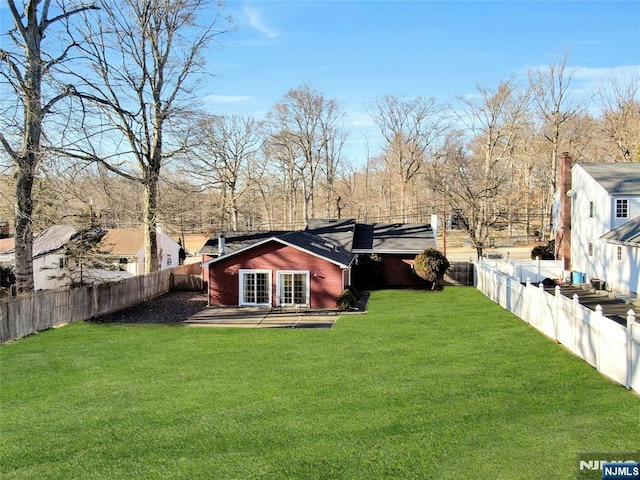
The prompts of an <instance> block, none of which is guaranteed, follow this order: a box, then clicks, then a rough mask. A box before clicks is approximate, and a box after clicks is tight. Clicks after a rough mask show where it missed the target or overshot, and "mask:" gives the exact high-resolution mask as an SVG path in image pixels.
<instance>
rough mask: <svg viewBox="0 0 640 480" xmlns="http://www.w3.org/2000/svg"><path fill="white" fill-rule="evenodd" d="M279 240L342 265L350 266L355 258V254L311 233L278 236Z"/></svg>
mask: <svg viewBox="0 0 640 480" xmlns="http://www.w3.org/2000/svg"><path fill="white" fill-rule="evenodd" d="M277 239H278V240H281V241H283V242H285V243H287V244H289V245H293V246H296V247H298V248H300V249H302V250H306V251H307V252H310V253H312V254H314V255H317V256H318V257H323V258H326V259H328V260H331V261H333V262H335V263H340V264H342V265H349V264H350V263H351V262H352V261H353V259H354V258H355V255H354V254H353V253H351V252H348V251H347V250H345V249H344V248H342V247H341V246H340V245H338V244H336V243H333V242H330V241H328V240H326V239H324V238H322V237H320V236H318V235H314V234H312V233H309V232H303V231H298V232H289V233H285V234H284V235H280V236H278V237H277Z"/></svg>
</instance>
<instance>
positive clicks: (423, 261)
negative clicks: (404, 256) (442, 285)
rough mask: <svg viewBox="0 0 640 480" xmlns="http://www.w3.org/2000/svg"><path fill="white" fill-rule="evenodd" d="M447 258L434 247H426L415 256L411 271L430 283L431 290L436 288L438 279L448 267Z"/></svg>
mask: <svg viewBox="0 0 640 480" xmlns="http://www.w3.org/2000/svg"><path fill="white" fill-rule="evenodd" d="M449 266H450V264H449V260H447V257H445V256H444V254H443V253H442V252H440V251H439V250H436V249H435V248H427V249H426V250H424V251H423V252H422V253H420V254H418V256H416V259H415V262H414V264H413V271H414V272H415V274H416V275H418V276H419V277H420V278H422V279H424V280H426V281H427V282H430V283H431V290H433V289H434V288H436V285H437V284H438V280H440V279H441V278H442V277H444V274H445V273H446V272H447V270H448V269H449Z"/></svg>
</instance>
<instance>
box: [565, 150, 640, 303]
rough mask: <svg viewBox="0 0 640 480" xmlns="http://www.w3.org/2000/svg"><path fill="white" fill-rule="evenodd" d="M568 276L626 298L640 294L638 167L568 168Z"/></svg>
mask: <svg viewBox="0 0 640 480" xmlns="http://www.w3.org/2000/svg"><path fill="white" fill-rule="evenodd" d="M570 187H571V188H570V190H568V191H567V192H566V193H565V195H564V198H560V202H561V203H562V202H563V201H565V202H567V201H568V202H570V207H571V224H570V233H571V235H570V237H571V238H570V251H571V257H570V266H571V270H572V271H573V272H576V273H575V274H574V276H573V278H579V277H580V275H581V274H582V281H584V282H591V281H592V280H594V279H595V281H594V282H593V284H595V283H600V282H597V280H602V281H604V286H605V288H606V289H607V290H610V291H613V292H615V293H619V294H621V295H626V296H637V294H638V291H640V163H635V162H634V163H585V164H576V165H574V166H573V168H572V169H571V185H570Z"/></svg>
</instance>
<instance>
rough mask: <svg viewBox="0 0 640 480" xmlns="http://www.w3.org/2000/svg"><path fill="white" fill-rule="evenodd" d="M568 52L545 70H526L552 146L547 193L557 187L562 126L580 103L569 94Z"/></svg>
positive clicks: (548, 140)
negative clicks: (549, 180)
mask: <svg viewBox="0 0 640 480" xmlns="http://www.w3.org/2000/svg"><path fill="white" fill-rule="evenodd" d="M568 60H569V54H568V53H565V54H564V55H562V56H559V57H557V58H556V59H555V60H554V61H553V62H552V63H551V64H550V65H549V67H548V70H546V71H545V70H542V69H535V70H530V71H529V84H530V86H531V90H532V93H533V98H534V100H535V103H536V104H537V106H538V110H539V112H540V115H541V117H542V120H543V135H544V138H546V140H547V142H548V143H549V144H550V146H551V153H550V157H551V158H550V164H551V165H550V167H551V172H552V175H551V184H550V189H549V191H548V193H547V194H548V195H549V196H552V195H553V193H554V192H555V191H556V187H557V176H558V175H557V174H558V158H560V153H561V152H563V151H565V150H568V147H566V146H564V145H563V141H564V140H565V139H564V137H563V134H564V129H565V127H566V125H567V122H569V121H570V120H571V119H572V118H573V117H575V116H576V115H577V114H578V113H579V112H580V111H581V107H580V106H579V105H578V103H577V102H576V101H575V100H574V99H573V98H572V97H571V94H570V86H571V81H572V80H573V76H574V74H575V70H571V69H568V68H567V61H568Z"/></svg>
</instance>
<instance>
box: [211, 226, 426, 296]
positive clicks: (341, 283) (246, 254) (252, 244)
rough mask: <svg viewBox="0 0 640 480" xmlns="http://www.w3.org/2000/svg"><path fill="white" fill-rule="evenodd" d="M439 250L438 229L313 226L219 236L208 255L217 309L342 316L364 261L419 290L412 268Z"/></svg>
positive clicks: (396, 282) (397, 282) (390, 279)
mask: <svg viewBox="0 0 640 480" xmlns="http://www.w3.org/2000/svg"><path fill="white" fill-rule="evenodd" d="M429 247H435V239H434V235H433V231H432V229H431V226H430V225H424V224H420V225H416V224H360V223H356V222H355V220H311V221H310V222H309V224H308V225H307V228H306V229H305V230H301V231H268V232H231V233H229V234H227V236H223V235H214V236H213V237H211V238H210V239H209V240H208V241H207V243H206V244H205V245H204V247H203V248H202V249H201V250H200V252H201V253H202V254H203V267H204V268H203V275H204V279H205V280H206V281H207V282H208V289H209V304H210V305H220V306H230V305H233V306H250V305H252V306H254V305H265V306H272V307H281V306H304V307H307V308H334V307H335V306H336V299H337V298H338V296H339V295H340V293H342V291H343V290H344V289H345V288H346V287H347V286H348V285H350V284H351V269H352V266H353V265H354V264H355V262H356V261H357V258H358V256H359V255H371V254H376V255H378V256H379V257H381V258H382V259H383V262H384V268H383V271H384V275H385V278H386V283H387V284H389V285H395V286H397V285H405V286H406V285H416V284H417V283H418V280H417V277H416V276H415V275H414V274H413V269H412V262H413V259H414V258H415V256H416V255H417V254H418V253H420V252H421V251H422V250H424V249H425V248H429Z"/></svg>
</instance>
